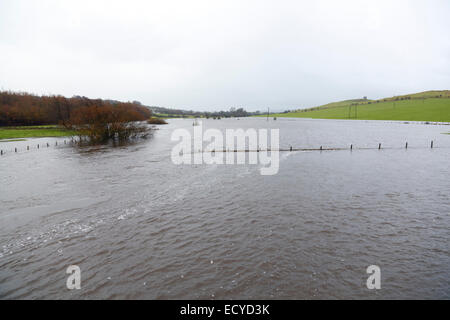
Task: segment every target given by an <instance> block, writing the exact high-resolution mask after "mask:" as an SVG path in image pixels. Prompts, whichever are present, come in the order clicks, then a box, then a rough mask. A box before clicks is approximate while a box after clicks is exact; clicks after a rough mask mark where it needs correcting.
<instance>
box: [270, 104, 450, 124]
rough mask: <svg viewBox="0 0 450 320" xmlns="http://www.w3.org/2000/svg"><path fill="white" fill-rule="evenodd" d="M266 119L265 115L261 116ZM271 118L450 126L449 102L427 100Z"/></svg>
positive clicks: (362, 105) (348, 106)
mask: <svg viewBox="0 0 450 320" xmlns="http://www.w3.org/2000/svg"><path fill="white" fill-rule="evenodd" d="M262 116H263V115H262ZM270 116H271V117H287V118H313V119H359V120H402V121H433V122H450V99H447V98H440V99H439V98H428V99H424V100H403V101H389V102H380V103H373V102H372V103H370V104H361V105H358V106H350V105H347V106H337V107H331V108H323V109H320V108H319V109H315V110H310V111H305V112H298V111H297V112H290V113H280V114H271V115H270Z"/></svg>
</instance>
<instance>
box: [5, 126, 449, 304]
mask: <svg viewBox="0 0 450 320" xmlns="http://www.w3.org/2000/svg"><path fill="white" fill-rule="evenodd" d="M169 122H170V123H169V125H167V126H161V127H159V130H157V131H156V132H155V133H154V135H153V137H152V138H150V139H147V140H143V141H139V142H137V143H134V144H131V145H126V146H117V147H111V146H103V147H81V148H72V147H68V146H67V145H66V146H64V144H63V140H64V138H58V139H50V138H48V139H28V140H27V141H17V142H0V149H2V150H6V154H5V155H3V156H1V157H0V298H3V299H348V298H350V299H351V298H356V299H365V298H368V299H399V298H411V299H419V298H424V299H431V298H436V299H449V298H450V280H449V278H450V252H449V251H450V250H449V240H450V216H449V214H450V198H449V190H450V179H449V178H450V165H449V163H450V161H449V160H450V135H445V134H442V133H444V132H449V131H450V127H449V126H441V125H423V124H415V123H410V124H404V123H401V122H376V121H338V120H307V119H278V120H277V121H272V120H271V121H269V122H268V121H266V120H265V119H257V118H255V119H240V120H239V121H238V120H231V119H222V120H212V119H210V120H204V121H203V124H204V127H206V128H218V129H221V130H224V129H226V128H244V129H246V128H255V129H259V128H280V147H282V148H289V146H291V145H292V146H294V147H302V148H319V147H320V146H323V147H324V148H333V147H336V148H340V147H349V146H350V144H353V145H354V150H353V151H350V150H342V151H323V152H319V151H309V152H282V153H281V155H280V168H279V172H278V174H276V175H273V176H263V175H261V174H260V171H259V169H260V165H175V164H173V163H172V161H171V157H170V153H171V149H172V147H173V146H174V144H175V142H171V141H170V135H171V133H172V131H173V130H174V129H176V128H186V129H188V130H192V129H193V126H192V120H170V121H169ZM431 140H433V141H434V148H433V149H431V148H430V142H431ZM55 141H58V142H59V143H58V147H55V146H54V145H55ZM406 141H408V143H409V146H408V149H407V150H406V149H405V148H404V145H405V142H406ZM47 142H49V144H50V147H49V148H47V147H46V145H45V144H46V143H47ZM38 143H40V144H41V146H45V147H41V148H40V149H39V150H37V149H36V145H37V144H38ZM378 143H382V146H383V149H382V150H377V147H378ZM27 145H29V146H30V147H31V150H29V151H26V146H27ZM15 147H17V148H18V149H19V150H18V152H17V153H15V152H14V148H15ZM359 148H373V149H359ZM69 265H78V266H79V267H80V268H81V290H73V291H72V290H68V289H67V288H66V280H67V277H68V275H67V274H66V269H67V267H68V266H69ZM369 265H378V266H379V267H380V268H381V290H368V289H367V287H366V280H367V277H368V274H366V268H367V267H368V266H369Z"/></svg>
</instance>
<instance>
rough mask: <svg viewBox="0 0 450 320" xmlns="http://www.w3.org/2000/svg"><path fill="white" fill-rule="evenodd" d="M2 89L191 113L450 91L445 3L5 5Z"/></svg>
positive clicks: (68, 1) (166, 0) (18, 0)
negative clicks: (135, 102)
mask: <svg viewBox="0 0 450 320" xmlns="http://www.w3.org/2000/svg"><path fill="white" fill-rule="evenodd" d="M0 86H1V87H2V88H3V89H4V90H14V91H28V92H32V93H36V94H62V95H65V96H72V95H85V96H88V97H91V98H111V99H118V100H124V101H129V100H139V101H141V102H142V103H144V104H147V105H159V106H163V107H177V108H185V109H196V110H219V109H229V108H230V107H245V108H246V109H247V110H258V109H261V110H263V109H265V108H266V107H268V106H269V107H271V108H273V110H281V109H292V108H303V107H310V106H315V105H320V104H323V103H328V102H332V101H338V100H343V99H350V98H359V97H362V96H368V97H369V98H382V97H386V96H392V95H395V94H406V93H412V92H418V91H425V90H431V89H450V1H448V0H418V1H415V0H367V1H365V0H340V1H336V0H328V1H327V0H319V1H301V0H297V1H284V0H274V1H264V0H256V1H251V0H248V1H247V0H238V1H234V0H226V1H216V0H204V1H197V0H189V1H186V0H182V1H172V0H159V1H148V0H147V1H134V0H123V1H114V0H107V1H106V0H105V1H96V0H86V1H85V0H64V1H60V0H39V1H34V0H28V1H27V0H0Z"/></svg>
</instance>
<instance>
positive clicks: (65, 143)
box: [0, 139, 445, 156]
mask: <svg viewBox="0 0 450 320" xmlns="http://www.w3.org/2000/svg"><path fill="white" fill-rule="evenodd" d="M81 142H83V140H77V139H71V140H63V141H59V143H58V141H55V143H54V144H52V145H50V143H48V142H46V143H40V144H35V145H33V146H31V147H30V145H27V146H26V147H23V148H17V147H14V148H13V149H10V150H4V149H0V156H3V155H5V154H7V153H18V152H21V151H30V150H32V149H34V150H39V149H42V148H50V147H64V146H71V145H73V144H77V143H78V144H79V143H81ZM33 147H34V148H33ZM408 147H409V144H408V142H406V143H405V145H404V146H402V147H383V146H382V144H381V143H378V144H377V145H375V146H374V147H356V146H355V145H354V144H350V146H348V147H345V148H343V147H342V148H338V147H331V148H330V147H323V146H320V147H318V148H301V147H293V146H290V147H289V148H278V149H271V148H266V149H259V148H257V149H256V150H251V149H241V150H239V149H217V150H199V151H198V152H195V151H194V153H215V152H217V153H219V152H222V153H229V152H300V151H305V152H306V151H342V150H350V151H353V150H376V149H378V150H382V149H383V150H393V149H396V150H399V149H408ZM434 148H437V147H436V146H435V144H434V141H433V140H432V141H431V142H430V144H429V146H428V147H414V149H434ZM439 148H445V147H439Z"/></svg>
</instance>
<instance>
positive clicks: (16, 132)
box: [0, 126, 76, 140]
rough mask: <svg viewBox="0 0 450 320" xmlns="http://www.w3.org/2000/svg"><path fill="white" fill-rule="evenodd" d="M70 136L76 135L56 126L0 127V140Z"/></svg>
mask: <svg viewBox="0 0 450 320" xmlns="http://www.w3.org/2000/svg"><path fill="white" fill-rule="evenodd" d="M72 135H76V132H75V131H71V130H67V129H64V128H62V127H58V126H29V127H0V140H3V139H20V138H44V137H65V136H72Z"/></svg>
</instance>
